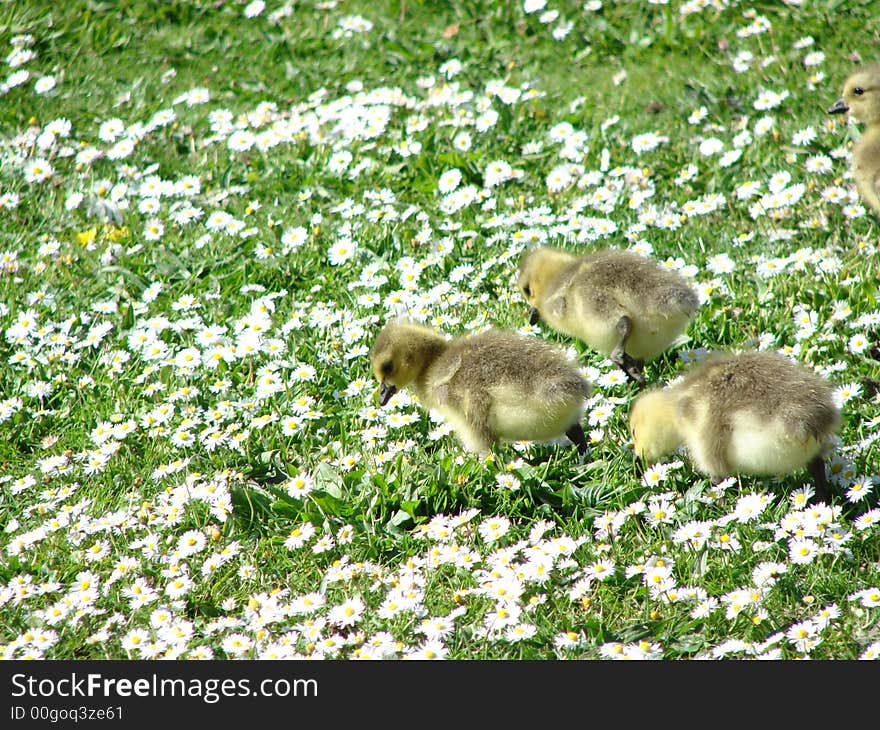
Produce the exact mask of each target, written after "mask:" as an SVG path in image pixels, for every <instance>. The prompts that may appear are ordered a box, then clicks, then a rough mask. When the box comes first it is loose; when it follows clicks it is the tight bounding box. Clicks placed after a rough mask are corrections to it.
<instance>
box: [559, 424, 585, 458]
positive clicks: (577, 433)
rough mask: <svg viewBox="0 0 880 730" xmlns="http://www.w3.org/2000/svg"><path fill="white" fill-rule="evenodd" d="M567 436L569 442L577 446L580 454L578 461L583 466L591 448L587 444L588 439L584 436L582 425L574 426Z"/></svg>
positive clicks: (566, 433)
mask: <svg viewBox="0 0 880 730" xmlns="http://www.w3.org/2000/svg"><path fill="white" fill-rule="evenodd" d="M565 435H566V436H568V440H569V441H571V442H572V443H573V444H574V445H575V446H577V450H578V454H580V459H579V460H578V461H579V462H580V463H581V464H583V463H584V462H585V461H586V460H587V457H589V455H590V446H589V444H588V443H587V437H586V436H585V435H584V428H583V426H581V424H580V423H575V424H574V426H572V427H571V428H570V429H568V431H566V432H565Z"/></svg>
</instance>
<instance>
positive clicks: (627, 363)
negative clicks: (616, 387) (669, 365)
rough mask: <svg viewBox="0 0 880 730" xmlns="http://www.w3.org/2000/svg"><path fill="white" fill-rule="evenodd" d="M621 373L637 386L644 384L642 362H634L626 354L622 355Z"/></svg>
mask: <svg viewBox="0 0 880 730" xmlns="http://www.w3.org/2000/svg"><path fill="white" fill-rule="evenodd" d="M621 367H622V368H623V372H625V373H626V374H627V375H628V376H629V377H630V378H631V379H632V380H634V381H635V382H636V383H638V384H639V385H644V384H645V363H644V362H643V361H642V360H636V359H635V358H632V357H630V356H629V355H627V354H626V353H624V354H623V365H622V366H621Z"/></svg>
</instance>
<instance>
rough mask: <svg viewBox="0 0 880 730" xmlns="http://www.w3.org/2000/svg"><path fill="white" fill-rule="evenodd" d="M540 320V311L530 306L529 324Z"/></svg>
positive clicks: (534, 323)
mask: <svg viewBox="0 0 880 730" xmlns="http://www.w3.org/2000/svg"><path fill="white" fill-rule="evenodd" d="M540 321H541V313H540V312H539V311H538V310H537V308H535V307H532V308H531V309H530V310H529V324H530V325H533V326H534V325H536V324H538V322H540Z"/></svg>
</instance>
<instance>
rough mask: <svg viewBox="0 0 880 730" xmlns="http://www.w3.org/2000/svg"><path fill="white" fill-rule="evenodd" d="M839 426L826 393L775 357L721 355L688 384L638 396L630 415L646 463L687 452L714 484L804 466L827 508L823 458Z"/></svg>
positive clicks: (818, 381)
mask: <svg viewBox="0 0 880 730" xmlns="http://www.w3.org/2000/svg"><path fill="white" fill-rule="evenodd" d="M839 424H840V411H839V409H838V408H837V406H836V405H835V404H834V401H833V399H832V395H831V387H830V385H829V384H828V382H827V381H825V380H824V379H823V378H821V377H820V376H819V375H817V374H816V373H814V372H813V371H812V370H810V369H808V368H807V367H805V366H803V365H800V364H798V363H795V362H793V361H791V360H790V359H788V358H787V357H784V356H783V355H780V354H778V353H775V352H763V351H762V352H745V353H742V354H738V355H734V354H729V353H718V354H715V355H712V356H710V357H708V358H707V359H706V360H705V361H703V362H702V363H700V364H699V365H697V366H696V367H694V368H693V369H692V370H691V371H690V372H689V373H688V374H687V375H685V377H684V378H683V379H682V380H680V381H678V382H676V383H673V384H671V385H668V386H666V387H665V388H661V389H653V390H649V391H646V392H644V393H642V394H641V395H639V396H638V397H637V398H636V399H635V401H633V404H632V407H631V409H630V416H629V427H630V434H631V435H632V439H633V443H634V450H635V452H636V454H637V455H638V456H640V457H641V458H642V459H644V460H646V461H647V462H654V461H658V460H659V459H660V458H662V457H663V456H665V455H666V454H669V453H671V452H673V451H675V450H676V449H677V448H679V447H680V446H682V445H684V446H686V447H687V450H688V454H689V455H690V458H691V460H692V461H693V463H694V464H695V466H696V468H697V469H698V470H699V471H701V472H703V473H705V474H708V475H709V476H710V477H711V478H712V479H713V480H715V481H717V480H719V479H722V478H724V477H727V476H731V475H733V474H738V473H739V474H753V475H775V476H781V475H784V474H789V473H791V472H793V471H797V470H798V469H800V468H802V467H803V466H804V465H806V467H807V469H808V471H809V473H810V476H811V477H812V478H813V482H814V486H815V497H816V499H818V500H820V501H825V502H830V498H831V495H830V490H829V487H828V481H827V478H826V475H825V464H824V462H823V460H822V455H821V451H822V448H823V444H824V442H825V440H826V439H827V438H828V437H829V436H831V435H832V434H833V433H834V432H835V431H836V429H837V427H838V425H839Z"/></svg>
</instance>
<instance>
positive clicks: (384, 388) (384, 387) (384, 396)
mask: <svg viewBox="0 0 880 730" xmlns="http://www.w3.org/2000/svg"><path fill="white" fill-rule="evenodd" d="M396 392H397V387H396V386H394V385H388V384H387V383H379V405H380V406H384V405H385V404H386V403H388V401H390V400H391V399H392V398H393V397H394V394H395V393H396Z"/></svg>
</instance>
